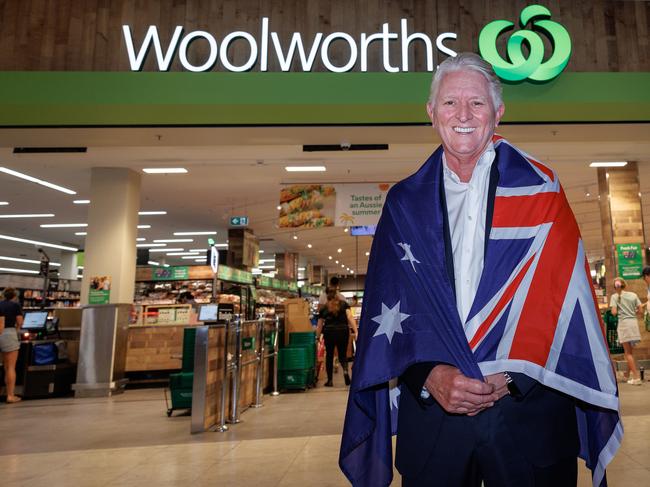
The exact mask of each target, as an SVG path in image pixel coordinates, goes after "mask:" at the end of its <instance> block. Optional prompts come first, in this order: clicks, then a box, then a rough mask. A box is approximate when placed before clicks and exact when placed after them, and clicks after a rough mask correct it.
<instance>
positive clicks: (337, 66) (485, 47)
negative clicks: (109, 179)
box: [122, 5, 571, 81]
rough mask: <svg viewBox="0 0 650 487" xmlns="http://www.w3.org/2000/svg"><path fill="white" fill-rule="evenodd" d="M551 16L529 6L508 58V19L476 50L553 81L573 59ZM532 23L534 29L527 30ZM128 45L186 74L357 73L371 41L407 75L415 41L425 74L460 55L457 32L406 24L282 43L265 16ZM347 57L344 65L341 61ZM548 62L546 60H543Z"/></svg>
mask: <svg viewBox="0 0 650 487" xmlns="http://www.w3.org/2000/svg"><path fill="white" fill-rule="evenodd" d="M550 17H551V12H550V11H549V10H548V9H547V8H546V7H543V6H540V5H531V6H528V7H526V8H524V9H523V10H522V12H521V15H520V25H521V27H522V29H521V30H518V31H515V32H513V33H512V34H511V35H510V38H509V39H508V41H507V59H503V58H502V57H501V56H500V54H499V52H498V51H497V38H498V37H499V36H501V35H502V34H504V33H506V32H507V31H509V30H512V29H513V27H514V23H513V22H510V21H508V20H495V21H493V22H490V23H488V24H487V25H486V26H485V27H484V28H483V29H482V31H481V33H480V35H479V51H480V53H481V55H482V56H483V58H484V59H485V60H486V61H488V62H489V63H491V64H492V66H493V67H494V69H495V72H496V73H497V74H498V75H499V76H500V77H501V78H502V79H504V80H507V81H521V80H524V79H531V80H534V81H548V80H550V79H552V78H554V77H556V76H557V75H558V74H559V73H560V72H561V71H562V70H563V69H564V67H565V66H566V64H567V63H568V61H569V56H570V54H571V39H570V38H569V33H568V32H567V31H566V29H565V28H564V27H563V26H562V25H560V24H559V23H557V22H554V21H552V20H550ZM527 25H530V28H529V29H526V28H525V27H526V26H527ZM122 31H123V34H124V42H125V44H126V49H127V53H128V56H129V64H130V66H131V70H132V71H140V70H141V69H142V67H143V66H144V64H145V62H146V60H147V58H148V56H151V55H152V54H151V53H152V52H153V55H154V56H155V59H156V62H157V66H158V69H159V70H160V71H167V70H169V68H170V66H171V64H172V61H173V60H174V58H175V57H176V56H178V60H179V62H180V63H181V66H183V68H184V69H186V70H187V71H193V72H203V71H210V70H212V69H215V67H216V66H217V64H220V65H221V66H222V67H223V69H225V70H226V71H232V72H243V71H250V70H252V69H254V68H256V67H257V68H258V69H259V70H260V71H268V64H269V59H275V60H277V62H278V64H279V66H280V69H281V70H282V71H285V72H286V71H290V70H291V67H292V64H293V63H294V61H295V60H296V59H297V65H298V70H299V71H303V72H308V71H311V70H312V69H313V67H314V64H315V62H316V59H317V58H318V59H320V62H321V65H322V66H324V67H325V69H327V70H328V71H331V72H334V73H345V72H347V71H351V70H352V69H355V68H357V67H358V69H359V71H362V72H366V71H368V48H369V47H370V46H371V45H372V44H375V43H377V44H381V52H382V57H381V60H382V66H383V69H384V70H385V71H386V72H389V73H399V72H406V71H409V66H410V65H411V64H412V63H411V62H410V59H409V47H410V45H411V44H413V43H416V42H417V43H422V45H423V46H424V47H425V50H426V65H427V71H433V70H434V61H433V60H434V49H435V50H437V51H438V52H441V53H443V54H445V55H447V56H456V54H457V53H456V51H454V50H453V49H452V48H451V47H449V45H448V43H450V42H451V41H454V40H456V39H457V38H458V34H457V33H455V32H443V33H439V34H438V35H437V36H436V37H435V39H434V38H432V37H430V36H429V35H428V34H425V33H422V32H409V30H408V21H407V19H401V20H400V26H399V29H394V28H391V26H390V25H389V24H388V23H384V24H382V27H381V31H380V32H374V33H365V32H364V33H361V34H359V35H358V36H353V35H351V34H348V33H345V32H333V33H331V34H328V35H325V34H323V33H322V32H318V33H316V34H315V35H314V36H313V37H310V38H306V37H304V36H303V35H302V34H301V33H300V32H294V33H293V34H292V35H291V37H290V40H289V41H288V42H284V43H283V42H282V41H281V40H280V37H279V35H278V33H277V32H275V31H273V29H272V26H271V24H270V22H269V19H268V18H267V17H264V18H262V19H261V24H260V28H259V31H258V32H257V33H256V34H257V35H253V34H251V33H250V32H244V31H235V32H230V33H228V34H226V35H224V36H223V38H221V39H219V40H217V37H215V35H213V34H212V33H210V32H206V31H202V30H195V31H191V32H185V31H184V29H183V27H182V26H177V27H176V28H175V29H174V33H173V35H172V37H171V39H170V40H169V42H167V43H163V41H161V39H160V36H159V34H158V28H157V27H156V26H155V25H151V26H149V28H148V29H147V32H146V34H145V36H144V39H141V40H140V41H139V42H138V41H137V40H136V39H134V38H133V34H132V32H131V28H130V27H129V26H128V25H123V26H122ZM540 33H541V34H542V35H545V36H546V37H547V38H548V39H549V41H550V44H551V46H552V50H553V52H551V53H550V55H549V54H547V53H545V47H544V42H543V40H542V38H541V36H540ZM199 40H200V41H202V42H204V43H207V45H208V50H207V55H206V57H205V59H202V60H201V61H199V63H200V64H194V63H192V62H190V60H189V59H188V51H189V49H190V46H191V44H192V43H193V42H195V41H199ZM234 43H238V44H241V43H243V44H244V45H246V48H247V52H248V58H247V59H245V60H244V61H243V62H241V63H239V64H235V63H234V62H233V61H232V59H230V58H229V57H228V49H229V48H230V47H231V46H232V45H233V44H234ZM391 43H398V44H399V46H400V50H399V52H400V56H399V57H398V58H397V59H394V58H391V56H390V51H391V49H390V47H391ZM334 44H337V45H338V46H342V47H343V49H341V50H340V51H339V55H338V56H337V59H339V60H338V61H337V62H336V63H335V62H334V61H333V60H332V58H331V55H330V50H331V48H332V46H333V45H334ZM341 52H343V53H345V54H344V55H342V56H341V55H340V53H341ZM341 57H342V60H340V59H341ZM545 58H547V60H546V61H543V59H545Z"/></svg>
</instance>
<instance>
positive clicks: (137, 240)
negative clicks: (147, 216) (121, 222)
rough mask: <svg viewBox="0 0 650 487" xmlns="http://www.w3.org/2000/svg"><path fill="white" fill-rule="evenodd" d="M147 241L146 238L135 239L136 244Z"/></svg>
mask: <svg viewBox="0 0 650 487" xmlns="http://www.w3.org/2000/svg"><path fill="white" fill-rule="evenodd" d="M145 240H147V239H146V238H144V237H138V238H136V239H135V241H136V242H144V241H145Z"/></svg>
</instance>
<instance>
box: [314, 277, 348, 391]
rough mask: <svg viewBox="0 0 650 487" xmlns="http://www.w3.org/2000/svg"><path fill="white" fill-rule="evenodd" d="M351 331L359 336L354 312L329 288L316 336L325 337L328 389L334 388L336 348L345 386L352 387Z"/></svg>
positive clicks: (319, 316) (319, 317) (334, 290)
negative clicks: (349, 355)
mask: <svg viewBox="0 0 650 487" xmlns="http://www.w3.org/2000/svg"><path fill="white" fill-rule="evenodd" d="M350 329H352V333H353V335H354V336H356V334H357V323H356V322H355V321H354V318H353V316H352V311H351V310H350V307H349V306H348V304H347V303H346V302H345V301H343V300H341V299H340V298H339V296H338V292H337V289H336V288H334V287H329V288H327V304H325V305H324V306H323V307H322V308H321V309H320V311H319V313H318V325H317V328H316V336H320V334H321V332H322V333H323V335H324V337H325V351H326V356H325V370H326V371H327V382H325V386H326V387H332V386H333V384H332V372H333V369H334V349H335V348H336V350H337V353H338V357H339V363H340V364H341V368H342V369H343V376H344V378H345V385H346V386H349V385H350V374H349V372H348V362H347V356H346V355H347V349H348V340H349V337H350Z"/></svg>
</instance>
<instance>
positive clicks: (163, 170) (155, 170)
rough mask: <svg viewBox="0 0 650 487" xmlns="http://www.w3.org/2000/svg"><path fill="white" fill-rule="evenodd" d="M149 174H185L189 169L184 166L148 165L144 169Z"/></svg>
mask: <svg viewBox="0 0 650 487" xmlns="http://www.w3.org/2000/svg"><path fill="white" fill-rule="evenodd" d="M143 171H144V172H146V173H147V174H185V173H187V169H185V168H184V167H147V168H145V169H143Z"/></svg>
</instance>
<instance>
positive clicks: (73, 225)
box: [40, 223, 88, 228]
mask: <svg viewBox="0 0 650 487" xmlns="http://www.w3.org/2000/svg"><path fill="white" fill-rule="evenodd" d="M87 226H88V224H87V223H44V224H42V225H40V227H41V228H86V227H87Z"/></svg>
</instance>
